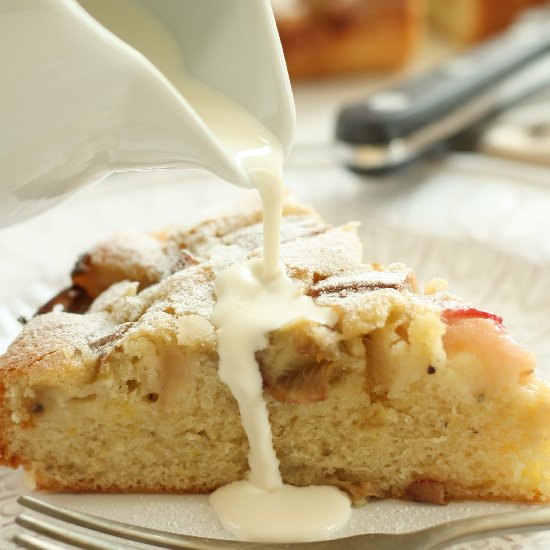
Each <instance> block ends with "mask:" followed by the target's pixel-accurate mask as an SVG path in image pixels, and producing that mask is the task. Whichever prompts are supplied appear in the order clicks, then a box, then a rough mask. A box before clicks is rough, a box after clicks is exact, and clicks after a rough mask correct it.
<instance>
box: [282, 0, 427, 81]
mask: <svg viewBox="0 0 550 550" xmlns="http://www.w3.org/2000/svg"><path fill="white" fill-rule="evenodd" d="M272 6H273V11H274V13H275V18H276V20H277V28H278V30H279V36H280V37H281V44H282V46H283V50H284V53H285V59H286V64H287V67H288V71H289V74H290V76H291V77H293V78H294V79H298V78H311V77H319V76H327V75H335V74H346V73H357V72H365V71H388V70H394V69H397V68H400V67H402V66H403V65H404V64H405V63H406V62H407V61H408V60H409V58H410V57H411V55H412V54H413V52H414V50H415V49H416V46H417V45H418V42H419V40H420V37H421V36H422V31H423V23H424V21H423V20H424V0H272Z"/></svg>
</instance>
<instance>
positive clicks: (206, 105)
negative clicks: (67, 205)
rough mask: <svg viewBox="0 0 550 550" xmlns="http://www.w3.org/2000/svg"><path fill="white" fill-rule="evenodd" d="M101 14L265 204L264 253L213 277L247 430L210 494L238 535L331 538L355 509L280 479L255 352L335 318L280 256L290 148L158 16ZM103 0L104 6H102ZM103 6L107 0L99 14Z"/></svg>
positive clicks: (132, 8)
mask: <svg viewBox="0 0 550 550" xmlns="http://www.w3.org/2000/svg"><path fill="white" fill-rule="evenodd" d="M82 3H83V5H84V6H85V7H86V8H88V9H89V10H90V11H91V12H92V13H93V14H94V16H96V17H97V19H98V20H99V21H100V22H101V23H103V24H104V25H105V26H106V27H108V28H109V29H111V30H113V32H115V33H116V34H117V35H118V36H120V37H121V38H123V39H124V40H125V41H127V42H128V43H129V44H131V45H133V46H134V47H136V48H137V49H138V50H140V51H141V52H142V53H143V54H144V55H146V57H148V58H149V59H150V60H151V61H152V62H153V63H154V64H155V65H157V66H158V67H159V68H160V69H161V70H163V71H164V72H165V74H166V75H167V76H169V78H170V80H171V81H172V83H173V84H174V85H175V86H176V88H178V90H179V91H180V92H181V94H182V95H183V97H185V98H186V99H187V101H188V102H189V103H190V104H191V105H192V106H193V108H194V109H195V110H196V111H197V113H198V114H199V115H200V117H201V118H202V119H203V120H204V122H205V123H206V124H207V126H208V127H209V128H210V129H211V131H212V132H213V133H214V135H215V136H216V138H217V139H218V140H219V141H220V142H221V143H222V144H223V145H224V147H225V149H226V150H227V151H228V152H229V153H230V154H231V155H232V156H233V157H234V159H235V161H236V162H237V163H239V164H240V165H241V166H242V167H243V168H244V169H245V170H246V173H247V174H248V177H249V178H250V181H251V184H252V186H253V187H254V188H255V189H257V190H258V192H259V193H260V196H261V198H262V203H263V226H264V254H263V258H262V259H255V260H250V261H247V262H244V263H240V264H236V265H233V266H231V267H229V268H228V269H226V270H225V271H223V272H222V273H221V274H219V275H218V277H217V279H216V282H215V284H216V294H217V305H216V307H215V310H214V314H213V317H212V321H213V323H214V325H215V326H216V328H217V337H218V354H219V357H220V364H219V375H220V378H221V380H222V381H223V382H224V383H225V384H227V386H228V387H229V389H230V390H231V392H232V394H233V396H234V397H235V399H236V401H237V403H238V406H239V411H240V415H241V421H242V425H243V428H244V430H245V432H246V435H247V437H248V441H249V445H250V451H249V456H248V462H249V467H250V472H249V475H248V477H247V479H245V480H242V481H238V482H235V483H231V484H229V485H226V486H224V487H221V488H220V489H218V490H217V491H215V492H214V493H213V494H212V495H211V497H210V502H211V503H212V505H213V507H214V509H215V511H216V513H217V514H218V516H219V518H220V520H221V522H222V524H223V525H224V527H225V528H226V529H227V530H228V531H230V532H231V533H233V534H234V535H235V536H236V537H237V538H239V539H241V540H255V541H264V542H290V541H296V542H299V541H309V540H319V539H323V538H326V537H327V536H328V535H330V534H331V533H332V532H334V531H335V530H337V529H338V528H340V527H342V526H343V525H344V524H345V523H346V521H347V520H348V517H349V515H350V501H349V498H348V497H347V496H346V495H345V494H344V493H342V492H341V491H340V490H338V489H337V488H335V487H328V486H310V487H294V486H291V485H285V484H284V483H283V482H282V479H281V475H280V472H279V460H278V458H277V455H276V453H275V450H274V448H273V443H272V435H271V426H270V423H269V416H268V411H267V406H266V403H265V401H264V398H263V389H262V386H263V383H262V376H261V373H260V370H259V368H258V365H257V363H256V360H255V352H256V351H257V350H260V349H262V348H263V347H265V346H266V344H267V336H266V335H267V333H269V332H270V331H273V330H275V329H277V328H279V327H281V326H283V325H285V324H286V323H288V322H290V321H292V320H293V319H297V318H300V317H301V318H307V319H311V320H312V321H315V322H318V323H324V324H327V325H332V324H333V323H334V322H335V321H336V319H335V314H334V313H333V312H332V311H331V310H330V309H327V308H320V307H318V306H316V305H315V304H314V303H313V301H312V300H311V298H309V297H306V296H303V295H300V294H299V292H298V290H297V289H296V287H295V285H294V284H293V282H292V281H291V280H290V279H289V278H288V276H287V275H286V272H285V269H284V266H283V265H282V264H281V262H280V256H279V248H280V247H279V244H280V224H281V218H282V208H283V183H282V166H283V160H284V155H283V151H282V148H281V146H280V144H279V143H278V141H277V139H276V138H275V137H274V136H273V135H272V134H271V133H270V132H269V131H268V130H267V129H266V128H265V127H264V126H263V125H262V124H261V123H260V122H259V121H258V120H257V119H256V118H255V117H254V116H252V114H251V113H249V112H248V111H247V110H246V109H244V108H243V107H242V106H241V105H239V104H238V103H236V102H235V101H233V100H232V99H230V98H228V97H226V96H224V95H222V94H221V93H219V92H216V91H215V90H213V89H211V88H209V87H207V86H205V85H204V84H202V83H200V82H198V81H196V80H194V79H193V78H191V77H190V76H189V75H186V74H185V72H184V69H183V59H182V56H181V52H180V48H179V46H178V44H177V43H176V41H175V39H174V38H173V37H172V36H171V35H170V33H169V31H168V30H167V29H165V28H164V27H163V26H162V24H161V23H160V21H158V20H156V19H154V18H153V16H152V15H151V14H149V13H148V12H146V11H145V10H144V9H143V8H142V7H139V6H138V5H136V4H134V3H133V2H131V1H130V0H116V1H114V0H113V1H112V2H110V3H105V2H99V3H97V2H94V0H82ZM96 4H97V5H96ZM97 6H103V9H104V10H105V7H107V6H108V9H107V10H105V11H103V12H98V11H97V10H96V9H95V8H96V7H97Z"/></svg>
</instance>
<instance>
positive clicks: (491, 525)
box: [418, 507, 550, 550]
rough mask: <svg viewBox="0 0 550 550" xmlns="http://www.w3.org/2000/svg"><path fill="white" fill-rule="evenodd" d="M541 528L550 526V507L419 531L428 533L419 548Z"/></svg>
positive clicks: (468, 520) (435, 546) (428, 548)
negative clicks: (481, 536)
mask: <svg viewBox="0 0 550 550" xmlns="http://www.w3.org/2000/svg"><path fill="white" fill-rule="evenodd" d="M535 528H536V529H541V528H548V529H550V507H546V508H539V509H537V510H525V511H520V512H509V513H504V514H493V515H489V516H481V517H478V518H468V519H463V520H458V521H452V522H449V523H444V524H442V525H438V526H436V527H432V528H430V529H426V530H424V531H421V532H419V533H418V535H421V534H423V535H425V537H423V538H424V540H423V544H421V545H419V546H418V548H421V549H423V550H436V549H438V548H444V547H446V546H447V545H448V544H449V543H451V542H453V543H455V542H458V541H460V542H465V541H467V540H475V539H479V538H480V535H481V534H483V535H485V536H495V535H506V534H511V533H520V532H524V531H533V530H535Z"/></svg>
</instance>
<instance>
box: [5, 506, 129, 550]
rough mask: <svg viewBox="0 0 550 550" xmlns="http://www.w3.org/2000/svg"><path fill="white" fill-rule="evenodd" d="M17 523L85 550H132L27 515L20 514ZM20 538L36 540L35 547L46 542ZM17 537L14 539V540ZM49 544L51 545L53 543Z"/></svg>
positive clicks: (26, 536)
mask: <svg viewBox="0 0 550 550" xmlns="http://www.w3.org/2000/svg"><path fill="white" fill-rule="evenodd" d="M15 522H16V523H17V524H18V525H20V526H21V527H25V528H26V529H30V530H31V531H34V532H35V533H38V534H40V535H45V536H47V537H49V538H52V539H55V540H57V541H59V542H65V543H67V544H72V545H73V546H76V547H77V548H84V549H85V550H130V546H126V545H122V544H118V543H114V542H111V541H108V540H106V539H102V538H99V537H95V536H93V535H90V534H88V533H77V532H76V531H71V530H69V529H67V528H66V527H62V526H58V525H54V524H53V523H52V522H51V521H44V520H43V519H40V518H35V517H33V516H29V515H27V514H20V515H19V516H17V517H16V518H15ZM18 536H19V538H20V539H21V536H22V537H23V541H25V540H27V541H28V540H29V539H34V541H32V542H33V543H34V544H35V545H36V541H38V542H40V543H43V542H44V541H40V539H36V538H34V537H31V536H29V535H24V534H23V535H16V537H18ZM16 537H14V540H15V538H16ZM49 544H50V545H51V543H49ZM35 547H36V546H35ZM39 548H40V546H39ZM46 548H48V546H46ZM54 548H56V549H57V548H59V547H56V546H54Z"/></svg>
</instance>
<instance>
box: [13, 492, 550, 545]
mask: <svg viewBox="0 0 550 550" xmlns="http://www.w3.org/2000/svg"><path fill="white" fill-rule="evenodd" d="M18 502H19V504H21V505H22V506H25V507H26V508H29V509H31V510H34V511H35V512H39V513H40V514H44V515H46V516H48V517H49V518H54V519H56V520H60V521H62V522H67V523H69V524H72V525H77V526H79V527H84V528H86V529H90V530H92V531H98V532H100V533H105V534H108V535H112V536H115V537H119V538H122V539H123V540H127V541H135V542H141V543H145V544H149V545H152V546H157V547H161V548H171V549H176V550H179V549H182V548H184V549H193V550H260V549H262V550H413V549H414V550H435V549H437V548H444V547H445V546H447V545H448V544H451V543H455V542H459V541H460V542H464V541H467V540H473V539H478V538H480V536H481V535H485V536H493V535H504V534H509V533H518V532H522V531H533V530H535V529H543V528H550V507H546V508H537V509H531V510H526V511H521V512H509V513H505V514H494V515H489V516H481V517H476V518H469V519H463V520H459V521H451V522H447V523H443V524H441V525H437V526H435V527H430V528H428V529H422V530H421V531H415V532H412V533H404V534H366V535H357V536H354V537H346V538H341V539H333V540H327V541H319V542H305V543H290V544H266V543H256V542H242V541H229V540H218V539H211V538H202V537H192V536H188V535H179V534H175V533H168V532H165V531H159V530H156V529H147V528H144V527H137V526H135V525H128V524H126V523H120V522H118V521H112V520H109V519H104V518H100V517H97V516H93V515H91V514H86V513H83V512H77V511H75V510H71V509H70V508H65V507H64V506H58V505H55V504H51V503H49V502H45V501H43V500H40V499H38V498H36V497H30V496H23V497H20V498H19V500H18ZM15 521H16V523H17V524H18V525H21V526H22V527H25V528H26V529H30V530H31V531H34V532H35V533H39V534H40V535H45V536H47V537H49V538H51V539H54V540H57V541H61V542H64V543H67V544H71V545H73V546H75V547H76V548H85V549H88V550H130V548H131V547H130V546H128V545H124V544H121V543H119V542H112V541H109V540H107V539H105V538H102V537H98V536H95V535H91V534H89V533H86V532H77V531H74V530H70V529H68V528H67V526H65V525H63V524H56V523H54V522H52V521H51V519H41V518H38V517H36V516H33V515H30V514H27V513H22V514H20V515H19V516H17V518H16V520H15ZM13 541H14V542H16V543H17V544H19V545H20V546H22V547H24V548H29V549H33V550H60V549H59V547H58V546H56V545H55V544H53V543H51V542H48V541H45V540H42V539H39V538H37V537H35V536H33V535H29V534H25V533H19V534H17V535H15V536H14V538H13ZM134 548H135V547H134Z"/></svg>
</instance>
